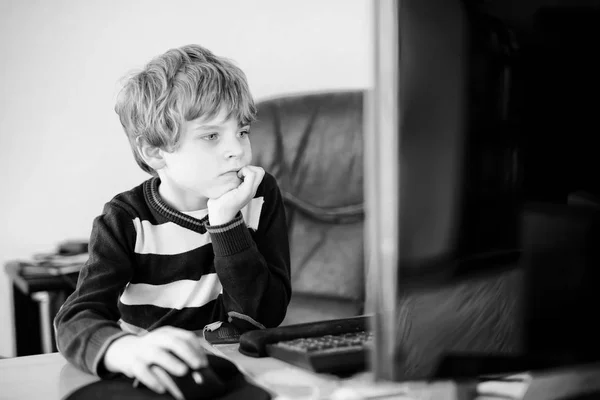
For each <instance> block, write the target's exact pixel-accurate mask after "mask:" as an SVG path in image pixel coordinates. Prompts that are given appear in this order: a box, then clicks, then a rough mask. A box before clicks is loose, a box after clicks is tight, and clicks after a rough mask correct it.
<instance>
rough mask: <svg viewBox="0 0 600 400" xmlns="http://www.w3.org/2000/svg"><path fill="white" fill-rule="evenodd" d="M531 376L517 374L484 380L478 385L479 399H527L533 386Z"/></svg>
mask: <svg viewBox="0 0 600 400" xmlns="http://www.w3.org/2000/svg"><path fill="white" fill-rule="evenodd" d="M531 379H532V376H531V374H528V373H523V374H515V375H509V376H505V377H498V378H496V379H494V378H491V379H490V380H484V381H483V382H480V383H479V384H478V385H477V399H494V398H498V399H515V400H520V399H522V398H524V397H525V393H527V389H529V386H530V385H531Z"/></svg>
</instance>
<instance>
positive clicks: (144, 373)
mask: <svg viewBox="0 0 600 400" xmlns="http://www.w3.org/2000/svg"><path fill="white" fill-rule="evenodd" d="M134 375H135V377H136V379H137V380H139V381H140V382H141V383H143V384H144V386H146V387H147V388H148V389H150V390H153V391H155V392H156V393H164V392H165V387H164V386H163V385H162V384H161V383H160V381H159V380H158V379H157V378H156V376H155V375H154V374H153V373H152V371H150V369H149V368H148V366H146V365H144V366H140V367H138V368H136V369H135V371H134Z"/></svg>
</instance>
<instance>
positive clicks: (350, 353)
mask: <svg viewBox="0 0 600 400" xmlns="http://www.w3.org/2000/svg"><path fill="white" fill-rule="evenodd" d="M368 321H369V317H368V316H358V317H351V318H343V319H336V320H328V321H319V322H310V323H304V324H296V325H288V326H280V327H277V328H270V329H263V330H257V331H251V332H246V333H244V334H242V335H241V337H240V347H239V351H240V352H241V353H243V354H246V355H249V356H252V357H266V356H269V357H273V358H277V359H280V360H282V361H286V362H288V363H290V364H293V365H296V366H298V367H301V368H305V369H308V370H311V371H314V372H325V373H332V374H340V375H345V374H349V373H355V372H359V371H363V370H365V369H366V366H367V362H368V358H369V349H370V348H371V345H372V343H373V335H372V333H371V332H370V330H369V326H368Z"/></svg>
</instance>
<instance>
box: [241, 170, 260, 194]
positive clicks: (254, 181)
mask: <svg viewBox="0 0 600 400" xmlns="http://www.w3.org/2000/svg"><path fill="white" fill-rule="evenodd" d="M240 175H242V178H241V179H242V180H243V182H242V184H241V185H240V187H242V185H243V187H245V188H247V190H248V192H249V194H251V195H254V194H255V193H256V190H257V189H258V185H260V183H261V182H262V180H263V177H264V175H265V170H264V169H262V168H261V167H257V166H254V165H247V166H245V167H244V168H242V169H240V170H239V171H238V176H240Z"/></svg>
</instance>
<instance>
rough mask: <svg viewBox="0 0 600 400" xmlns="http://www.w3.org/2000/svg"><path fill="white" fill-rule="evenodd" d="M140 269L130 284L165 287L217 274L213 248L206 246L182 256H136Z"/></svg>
mask: <svg viewBox="0 0 600 400" xmlns="http://www.w3.org/2000/svg"><path fill="white" fill-rule="evenodd" d="M135 258H136V264H137V265H140V266H141V265H143V268H138V269H137V270H136V271H135V274H134V275H133V277H132V278H131V281H130V283H148V284H150V285H163V284H165V283H171V282H175V281H178V280H181V279H191V280H195V281H197V280H199V279H200V278H201V277H202V275H207V274H212V273H214V272H215V265H214V258H215V255H214V253H213V248H212V246H204V247H200V248H198V249H195V250H192V251H189V252H187V253H182V254H173V255H170V256H164V255H157V254H136V255H135Z"/></svg>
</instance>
